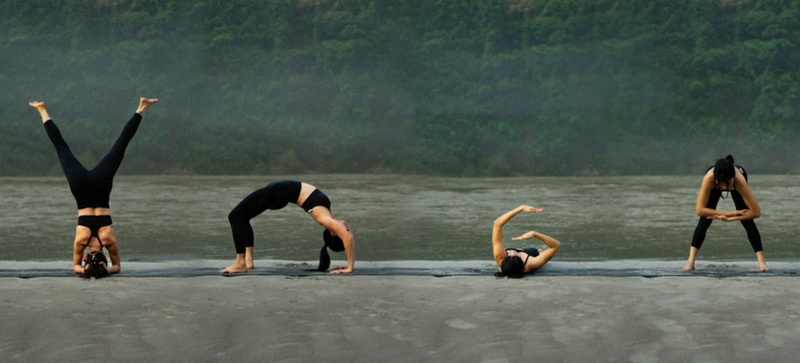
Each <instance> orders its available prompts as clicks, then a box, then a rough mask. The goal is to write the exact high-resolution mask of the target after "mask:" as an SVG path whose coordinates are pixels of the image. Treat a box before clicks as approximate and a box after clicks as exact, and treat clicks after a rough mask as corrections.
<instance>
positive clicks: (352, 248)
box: [328, 220, 356, 274]
mask: <svg viewBox="0 0 800 363" xmlns="http://www.w3.org/2000/svg"><path fill="white" fill-rule="evenodd" d="M333 221H334V222H335V223H333V224H331V228H328V229H329V230H331V231H333V232H334V233H336V236H338V237H339V238H341V239H342V244H343V245H344V253H345V255H347V266H334V267H333V268H332V269H331V273H332V274H341V273H350V272H353V269H354V268H355V265H356V244H355V241H354V240H353V234H352V233H350V228H349V227H347V223H345V222H344V221H338V220H333Z"/></svg>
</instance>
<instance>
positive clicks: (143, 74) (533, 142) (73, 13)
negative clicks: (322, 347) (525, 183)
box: [0, 0, 800, 176]
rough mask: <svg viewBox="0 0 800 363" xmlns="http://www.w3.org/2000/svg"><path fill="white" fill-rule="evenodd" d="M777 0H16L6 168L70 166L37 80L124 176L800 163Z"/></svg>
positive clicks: (8, 37)
mask: <svg viewBox="0 0 800 363" xmlns="http://www.w3.org/2000/svg"><path fill="white" fill-rule="evenodd" d="M797 49H800V5H798V2H796V1H790V2H787V1H778V0H753V1H746V0H654V1H618V0H392V1H386V0H316V1H315V0H269V1H261V0H237V1H231V0H5V1H3V2H2V3H0V84H1V85H2V87H1V88H0V93H2V96H0V110H2V112H1V113H0V153H2V155H4V157H3V162H2V164H0V175H57V174H58V173H60V171H59V169H58V164H57V161H56V158H55V153H54V152H53V149H52V146H51V145H50V144H49V142H48V141H47V137H46V136H45V133H44V130H43V128H42V127H41V126H39V123H38V116H37V115H36V113H35V111H33V110H31V109H30V108H28V106H27V101H28V100H29V99H39V100H44V101H46V102H47V104H48V110H49V111H50V114H51V116H53V118H54V119H55V120H56V122H57V123H58V124H59V126H60V127H61V129H62V133H64V135H65V138H66V139H67V140H68V142H70V144H71V146H72V148H73V150H74V151H75V153H76V155H77V156H78V157H79V158H80V159H81V160H83V161H84V163H86V164H87V165H89V166H91V165H93V163H94V162H96V161H97V160H98V159H99V158H100V157H101V156H102V154H103V153H104V152H105V151H106V150H107V149H108V147H109V146H110V144H111V142H112V141H113V139H114V138H115V137H116V136H117V134H118V133H119V131H120V130H121V128H122V125H123V123H124V122H125V121H126V120H127V117H128V116H129V114H131V113H133V111H134V110H135V107H136V104H137V102H138V97H140V96H147V97H158V98H160V99H161V101H162V102H160V103H159V104H157V105H156V106H154V108H153V109H151V110H150V111H148V113H147V115H145V122H144V123H143V125H142V127H141V128H140V130H139V133H138V134H137V136H136V138H135V139H134V142H133V143H132V144H131V146H130V148H129V152H128V155H127V156H126V162H125V163H124V164H123V169H124V172H126V173H148V174H153V173H196V174H253V173H297V172H307V171H311V172H323V173H326V172H348V173H349V172H357V173H360V172H397V173H425V174H442V175H463V176H496V175H514V174H523V175H596V174H600V175H607V174H671V173H684V174H698V173H700V172H702V170H703V169H704V167H705V166H706V165H710V164H711V163H712V162H713V160H714V159H715V158H717V157H722V156H724V155H725V154H728V153H731V154H733V155H734V156H735V157H737V161H739V162H741V163H743V164H745V165H746V166H747V167H748V169H750V170H751V172H760V173H797V172H800V158H798V155H800V147H798V146H797V140H798V136H799V135H800V122H798V121H800V119H799V117H800V115H799V111H800V99H799V97H800V85H799V84H798V81H799V80H800V55H798V52H797Z"/></svg>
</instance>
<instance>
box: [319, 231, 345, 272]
mask: <svg viewBox="0 0 800 363" xmlns="http://www.w3.org/2000/svg"><path fill="white" fill-rule="evenodd" d="M322 241H323V242H325V245H324V246H322V250H320V251H319V266H317V271H328V268H329V267H331V256H329V255H328V248H330V249H331V251H333V252H342V251H344V242H342V239H341V238H339V236H334V235H332V234H331V232H330V231H328V230H327V229H326V230H325V231H324V232H322Z"/></svg>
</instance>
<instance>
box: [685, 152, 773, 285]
mask: <svg viewBox="0 0 800 363" xmlns="http://www.w3.org/2000/svg"><path fill="white" fill-rule="evenodd" d="M722 192H726V194H730V196H731V198H732V199H733V203H734V205H735V206H736V210H732V211H720V210H716V208H717V202H719V199H720V198H721V197H722ZM695 207H696V209H697V215H698V216H699V217H700V220H699V221H698V222H697V227H695V229H694V235H693V236H692V247H691V248H690V249H689V260H688V261H687V262H686V266H684V267H683V268H682V269H681V270H683V271H691V270H694V261H695V259H696V258H697V251H698V250H700V246H702V245H703V241H704V240H705V239H706V232H707V231H708V227H709V226H711V222H712V221H714V220H715V219H716V220H720V221H724V222H733V221H740V222H742V226H743V227H744V229H745V231H747V239H748V240H749V241H750V245H751V246H752V247H753V251H755V253H756V258H757V259H758V269H759V270H760V271H769V267H767V263H766V262H765V261H764V249H763V247H762V246H761V234H760V233H759V232H758V228H756V222H755V221H754V219H756V218H758V217H760V216H761V208H760V207H759V205H758V201H757V200H756V197H755V196H754V195H753V192H752V191H751V190H750V186H749V185H748V184H747V171H745V170H744V168H743V167H742V166H740V165H736V164H735V163H734V162H733V156H730V155H728V156H726V157H725V158H723V159H719V160H717V162H716V163H715V164H714V165H713V166H711V167H710V168H708V169H707V170H706V174H705V176H703V183H702V184H701V185H700V193H698V194H697V204H696V206H695Z"/></svg>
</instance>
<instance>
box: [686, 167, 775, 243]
mask: <svg viewBox="0 0 800 363" xmlns="http://www.w3.org/2000/svg"><path fill="white" fill-rule="evenodd" d="M739 170H740V171H742V175H744V179H745V180H747V172H745V171H744V169H741V168H739ZM730 195H731V198H733V203H734V204H735V205H736V210H742V209H749V208H748V207H747V203H745V202H744V198H742V195H741V194H739V192H738V191H736V190H732V191H731V192H730ZM721 196H722V191H720V190H718V189H713V190H711V195H710V196H709V197H708V203H707V204H706V208H711V209H717V203H718V202H719V199H720V197H721ZM712 221H714V220H713V219H708V218H706V217H700V220H699V221H698V222H697V227H695V229H694V236H692V247H695V248H697V249H700V246H702V245H703V241H705V239H706V232H707V231H708V227H710V226H711V222H712ZM741 222H742V227H744V229H745V231H747V239H748V240H749V241H750V246H752V247H753V251H754V252H760V251H763V250H764V248H763V247H762V246H761V234H760V233H758V228H757V227H756V222H755V221H754V220H752V219H748V220H744V221H741Z"/></svg>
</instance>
